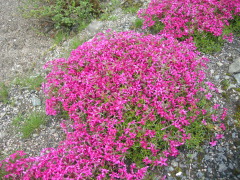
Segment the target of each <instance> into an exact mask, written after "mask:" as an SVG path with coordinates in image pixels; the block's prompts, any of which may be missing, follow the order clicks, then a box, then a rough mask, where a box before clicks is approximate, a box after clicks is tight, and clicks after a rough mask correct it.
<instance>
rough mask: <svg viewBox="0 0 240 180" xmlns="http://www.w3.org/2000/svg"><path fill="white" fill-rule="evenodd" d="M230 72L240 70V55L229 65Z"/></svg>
mask: <svg viewBox="0 0 240 180" xmlns="http://www.w3.org/2000/svg"><path fill="white" fill-rule="evenodd" d="M228 72H229V73H238V72H240V57H239V58H237V59H235V60H234V62H233V63H232V64H230V66H229V70H228Z"/></svg>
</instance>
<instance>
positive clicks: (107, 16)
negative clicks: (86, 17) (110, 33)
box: [99, 0, 121, 21]
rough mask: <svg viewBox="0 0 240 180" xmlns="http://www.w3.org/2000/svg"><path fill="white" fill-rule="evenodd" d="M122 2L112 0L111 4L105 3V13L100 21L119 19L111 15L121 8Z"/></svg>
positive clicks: (103, 5)
mask: <svg viewBox="0 0 240 180" xmlns="http://www.w3.org/2000/svg"><path fill="white" fill-rule="evenodd" d="M120 4H121V2H120V1H119V0H111V1H110V2H107V3H105V4H104V3H103V4H102V7H101V9H102V10H103V12H104V13H102V14H101V15H100V18H99V20H100V21H105V20H109V21H114V20H116V19H117V17H116V16H114V15H111V13H112V11H114V10H115V9H117V8H118V7H119V6H120Z"/></svg>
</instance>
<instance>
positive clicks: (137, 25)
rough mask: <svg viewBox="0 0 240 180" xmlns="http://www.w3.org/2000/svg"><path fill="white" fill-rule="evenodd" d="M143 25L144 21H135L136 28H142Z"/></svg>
mask: <svg viewBox="0 0 240 180" xmlns="http://www.w3.org/2000/svg"><path fill="white" fill-rule="evenodd" d="M142 25H143V20H142V19H139V18H137V19H136V20H135V23H134V26H135V27H136V28H141V27H142Z"/></svg>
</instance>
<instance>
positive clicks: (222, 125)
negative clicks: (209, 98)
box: [219, 123, 226, 131]
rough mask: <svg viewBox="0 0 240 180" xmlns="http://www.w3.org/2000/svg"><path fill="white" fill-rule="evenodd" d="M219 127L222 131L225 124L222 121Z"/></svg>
mask: <svg viewBox="0 0 240 180" xmlns="http://www.w3.org/2000/svg"><path fill="white" fill-rule="evenodd" d="M219 127H220V128H221V129H222V130H223V131H225V130H226V126H225V125H224V124H223V123H221V124H220V126H219Z"/></svg>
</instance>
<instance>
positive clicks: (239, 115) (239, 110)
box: [233, 105, 240, 127]
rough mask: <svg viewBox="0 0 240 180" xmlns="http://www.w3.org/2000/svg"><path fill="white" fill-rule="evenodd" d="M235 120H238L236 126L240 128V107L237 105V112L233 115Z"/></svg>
mask: <svg viewBox="0 0 240 180" xmlns="http://www.w3.org/2000/svg"><path fill="white" fill-rule="evenodd" d="M233 118H234V120H236V123H235V125H236V126H238V127H240V105H237V108H236V112H235V113H234V115H233Z"/></svg>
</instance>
